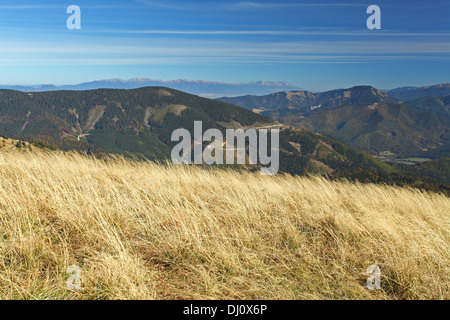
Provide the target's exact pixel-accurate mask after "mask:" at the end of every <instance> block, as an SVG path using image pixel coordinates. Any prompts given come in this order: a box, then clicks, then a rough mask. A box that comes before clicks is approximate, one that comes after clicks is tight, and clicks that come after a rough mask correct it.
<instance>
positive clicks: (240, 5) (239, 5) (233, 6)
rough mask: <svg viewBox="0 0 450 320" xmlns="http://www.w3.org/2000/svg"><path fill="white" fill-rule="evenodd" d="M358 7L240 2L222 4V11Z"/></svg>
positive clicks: (330, 4)
mask: <svg viewBox="0 0 450 320" xmlns="http://www.w3.org/2000/svg"><path fill="white" fill-rule="evenodd" d="M350 6H352V7H359V6H364V4H355V3H345V2H334V3H317V2H316V3H315V2H310V3H301V2H297V3H292V2H284V3H283V2H252V1H240V2H228V3H224V4H222V7H223V8H224V9H229V10H247V9H251V10H254V9H265V10H267V9H290V8H302V7H303V8H304V7H350Z"/></svg>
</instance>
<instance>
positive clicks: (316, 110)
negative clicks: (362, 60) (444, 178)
mask: <svg viewBox="0 0 450 320" xmlns="http://www.w3.org/2000/svg"><path fill="white" fill-rule="evenodd" d="M221 100H222V101H227V102H231V103H235V104H237V105H240V106H243V107H246V108H248V109H257V110H258V112H259V113H261V114H263V115H266V116H269V117H272V118H273V119H275V120H277V121H279V122H281V123H285V124H287V125H292V126H296V127H299V128H306V129H308V130H312V131H314V132H319V133H323V134H328V135H331V136H333V137H335V138H336V139H339V140H342V141H344V142H346V143H348V144H350V145H351V146H353V147H355V148H357V149H360V150H363V151H366V152H369V153H371V154H373V155H377V156H388V158H409V157H430V158H439V157H444V156H448V155H449V153H448V151H449V147H450V129H449V128H450V121H449V118H448V117H442V114H443V113H444V112H445V113H446V112H447V109H446V108H447V107H446V106H445V103H446V101H447V100H445V98H443V99H442V101H441V100H440V99H439V98H437V99H434V100H433V103H434V104H430V103H428V102H427V101H426V100H425V101H416V102H415V103H412V105H413V107H410V106H408V105H405V104H402V103H398V102H397V100H395V99H393V98H390V97H389V96H387V95H386V94H385V93H383V92H381V91H380V90H377V89H375V88H371V87H354V88H350V89H346V90H335V91H331V92H324V93H318V94H312V93H306V92H292V93H277V94H273V95H269V96H264V97H248V96H246V97H238V98H223V99H221ZM428 100H429V99H428ZM442 104H444V105H442ZM424 105H425V106H426V107H424Z"/></svg>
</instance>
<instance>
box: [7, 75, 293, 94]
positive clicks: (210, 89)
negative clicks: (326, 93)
mask: <svg viewBox="0 0 450 320" xmlns="http://www.w3.org/2000/svg"><path fill="white" fill-rule="evenodd" d="M150 86H153V87H167V88H171V89H175V90H180V91H184V92H187V93H191V94H195V95H199V96H203V97H207V98H217V97H222V96H240V95H244V94H256V95H264V94H270V93H274V92H278V91H290V90H299V89H300V88H298V87H296V86H294V85H292V84H290V83H288V82H270V81H253V82H248V83H225V82H214V81H204V80H198V81H192V80H184V79H180V80H172V81H163V80H152V79H145V78H144V79H130V80H122V79H109V80H99V81H92V82H86V83H81V84H77V85H66V86H54V85H36V86H8V85H0V89H10V90H18V91H23V92H43V91H56V90H94V89H137V88H142V87H150Z"/></svg>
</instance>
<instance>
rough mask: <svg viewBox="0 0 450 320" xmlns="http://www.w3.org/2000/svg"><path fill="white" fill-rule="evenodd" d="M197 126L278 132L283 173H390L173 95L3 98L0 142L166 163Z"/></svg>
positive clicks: (303, 135) (329, 144) (320, 140)
mask: <svg viewBox="0 0 450 320" xmlns="http://www.w3.org/2000/svg"><path fill="white" fill-rule="evenodd" d="M194 121H202V122H203V131H205V130H207V129H210V128H216V129H219V130H221V131H222V132H223V133H224V131H225V130H226V129H227V128H233V129H236V128H243V129H246V128H251V127H253V128H264V127H267V128H269V127H273V126H278V127H280V128H281V129H282V132H281V137H280V170H281V171H282V172H289V173H293V174H305V173H306V172H315V173H323V174H331V173H337V172H341V171H346V170H350V169H354V168H360V169H363V170H369V171H373V172H382V173H386V174H388V173H390V172H392V171H395V170H394V169H393V168H391V167H390V166H388V165H386V164H385V163H383V162H382V161H379V160H377V159H375V158H373V157H371V156H369V155H367V154H364V153H362V152H360V151H358V150H355V149H353V148H350V147H348V146H346V145H345V144H343V143H342V142H340V141H337V140H336V139H333V138H331V137H325V136H322V135H318V134H315V133H312V132H309V131H306V130H300V129H289V128H288V127H286V126H282V125H277V124H276V123H275V122H274V121H273V120H272V119H270V118H267V117H265V116H261V115H258V114H255V113H253V112H251V111H248V110H245V109H243V108H240V107H237V106H234V105H231V104H228V103H224V102H220V101H216V100H209V99H205V98H200V97H198V96H193V95H190V94H186V93H183V92H180V91H176V90H172V89H167V88H162V87H148V88H141V89H134V90H106V89H101V90H91V91H55V92H42V93H28V94H27V93H22V92H17V91H10V90H0V134H3V135H6V136H9V137H12V138H17V139H22V140H28V141H36V142H40V143H45V144H48V145H54V146H57V147H59V148H61V149H63V150H81V151H87V152H89V153H94V154H96V155H102V154H105V153H117V154H121V155H126V156H133V157H138V158H146V159H153V160H154V159H159V160H164V159H170V153H171V150H172V148H173V146H174V145H175V144H177V143H175V142H172V141H171V135H172V132H173V131H174V130H176V129H179V128H185V129H188V130H189V131H190V132H191V135H193V124H194ZM343 150H344V151H345V152H344V151H343ZM349 150H351V152H349Z"/></svg>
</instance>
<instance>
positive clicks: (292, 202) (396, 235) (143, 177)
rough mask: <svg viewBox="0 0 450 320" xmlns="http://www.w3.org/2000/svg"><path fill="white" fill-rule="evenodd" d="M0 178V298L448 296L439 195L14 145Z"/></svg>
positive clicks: (449, 220) (4, 156) (1, 160)
mask: <svg viewBox="0 0 450 320" xmlns="http://www.w3.org/2000/svg"><path fill="white" fill-rule="evenodd" d="M0 177H1V180H0V212H1V214H0V298H3V299H11V298H18V299H53V298H57V299H131V298H137V299H143V298H145V299H188V298H189V299H190V298H192V299H211V298H215V299H223V298H229V299H304V298H306V299H321V298H326V299H353V298H360V299H425V298H433V299H449V298H450V287H449V283H450V273H449V269H448V265H449V262H450V252H449V250H448V248H449V244H450V233H449V230H450V228H449V227H450V225H449V224H450V210H449V208H450V198H448V197H446V196H444V195H440V194H435V193H427V192H421V191H417V190H414V189H403V188H397V187H388V186H383V185H373V184H364V185H363V184H354V183H349V182H330V181H327V180H325V179H323V178H319V177H309V178H308V177H292V176H289V175H278V176H273V177H270V176H261V175H259V174H253V173H239V174H238V173H236V172H234V171H231V170H228V171H227V170H218V169H211V170H205V169H201V168H197V167H187V166H173V165H160V164H155V163H151V162H133V161H131V160H124V159H122V158H117V159H103V160H98V159H97V160H96V159H94V158H89V157H86V156H82V155H78V154H75V153H62V152H45V151H40V150H33V152H29V151H28V150H27V149H21V150H19V151H14V152H13V151H4V152H2V153H0ZM373 264H376V265H378V266H380V268H381V272H382V277H381V285H382V290H379V291H369V290H367V289H366V288H365V287H364V284H365V281H366V279H367V278H368V276H369V275H367V274H365V271H366V269H367V267H368V266H370V265H373ZM70 265H77V266H79V267H80V268H81V271H82V273H81V285H82V290H80V291H70V290H68V289H67V288H66V283H65V281H66V279H67V277H68V275H67V274H66V269H67V267H68V266H70Z"/></svg>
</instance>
